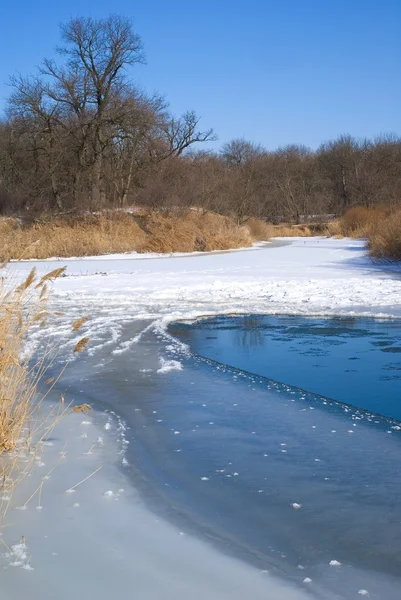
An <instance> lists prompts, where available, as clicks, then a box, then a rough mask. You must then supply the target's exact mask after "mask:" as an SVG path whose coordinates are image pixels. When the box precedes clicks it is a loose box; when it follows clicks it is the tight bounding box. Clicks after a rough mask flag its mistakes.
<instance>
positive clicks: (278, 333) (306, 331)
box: [174, 316, 401, 420]
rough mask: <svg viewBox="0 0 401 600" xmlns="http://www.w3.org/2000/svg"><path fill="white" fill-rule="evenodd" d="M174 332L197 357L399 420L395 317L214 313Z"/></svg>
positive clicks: (399, 327) (399, 330)
mask: <svg viewBox="0 0 401 600" xmlns="http://www.w3.org/2000/svg"><path fill="white" fill-rule="evenodd" d="M174 334H175V335H177V336H178V337H179V338H180V339H181V340H182V341H185V342H187V343H189V345H190V347H191V350H193V351H194V352H195V353H197V354H199V355H200V356H202V357H206V358H210V359H212V360H215V361H218V362H220V363H223V364H226V365H231V366H233V367H236V368H238V369H241V370H244V371H247V372H250V373H253V374H257V375H262V376H264V377H268V378H271V379H274V380H276V381H279V382H282V383H286V384H289V385H293V386H296V387H299V388H302V389H304V390H307V391H309V392H313V393H315V394H320V395H322V396H326V397H328V398H332V399H334V400H337V401H339V402H343V403H346V404H350V405H352V406H356V407H359V408H363V409H366V410H370V411H372V412H376V413H379V414H381V415H385V416H388V417H391V418H395V419H400V420H401V320H381V321H379V320H374V319H357V318H331V319H318V318H305V317H287V316H282V317H276V316H241V317H216V318H211V319H205V320H201V321H199V322H196V323H194V324H184V323H179V324H175V325H174Z"/></svg>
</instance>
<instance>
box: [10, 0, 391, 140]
mask: <svg viewBox="0 0 401 600" xmlns="http://www.w3.org/2000/svg"><path fill="white" fill-rule="evenodd" d="M110 12H113V13H117V14H122V15H124V16H127V17H132V18H133V19H134V24H135V29H136V31H137V32H138V33H139V34H140V35H141V36H142V38H143V42H144V46H145V52H146V57H147V65H146V66H138V67H137V68H135V70H134V72H133V75H134V76H135V78H136V80H137V82H138V84H139V85H140V86H141V87H143V88H146V89H147V90H149V91H155V90H157V91H159V92H163V93H164V94H166V96H167V98H168V100H169V101H170V105H171V109H172V110H173V111H174V112H176V113H180V112H183V111H184V110H186V109H192V108H193V109H194V110H195V111H196V112H197V113H198V114H199V115H200V116H201V117H202V123H203V125H204V127H205V128H207V127H209V126H210V127H214V128H215V130H216V133H217V134H218V136H219V143H218V145H220V144H221V143H224V142H226V141H228V140H230V139H232V138H235V137H245V138H246V139H249V140H252V141H255V142H258V143H261V144H263V145H265V146H266V147H268V148H270V149H273V148H275V147H277V146H280V145H285V144H289V143H303V144H306V145H308V146H311V147H317V146H318V145H319V144H320V142H322V141H324V140H327V139H329V138H334V137H337V136H338V135H339V134H342V133H350V134H352V135H354V136H356V137H373V136H375V135H377V134H380V133H385V132H387V133H389V132H394V133H398V134H401V0H275V1H272V0H243V1H238V0H231V1H229V0H214V1H213V0H202V1H199V2H191V1H190V0H185V1H184V0H170V1H165V0H153V1H151V2H149V1H146V0H143V1H142V2H135V1H133V0H113V2H110V1H109V2H106V1H105V0H80V1H78V0H69V1H68V2H63V1H59V2H57V1H54V0H41V1H40V2H33V1H32V0H10V1H6V0H5V1H4V3H3V6H2V11H1V13H2V14H1V22H0V53H1V54H0V57H1V60H0V111H1V112H2V111H3V109H4V106H5V98H6V97H7V96H8V94H9V91H10V90H9V88H8V87H7V85H6V83H7V81H8V78H9V76H10V75H11V74H13V73H15V72H21V73H23V74H28V73H31V72H33V71H34V68H35V66H36V65H38V64H39V63H40V62H41V60H42V58H43V57H45V56H52V54H53V51H54V47H55V46H56V45H57V43H58V40H59V30H58V24H59V23H60V22H62V21H66V20H68V19H69V18H70V17H75V16H88V15H89V16H92V17H95V18H97V17H105V16H107V15H108V14H109V13H110Z"/></svg>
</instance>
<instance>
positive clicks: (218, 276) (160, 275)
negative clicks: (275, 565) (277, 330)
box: [1, 238, 401, 600]
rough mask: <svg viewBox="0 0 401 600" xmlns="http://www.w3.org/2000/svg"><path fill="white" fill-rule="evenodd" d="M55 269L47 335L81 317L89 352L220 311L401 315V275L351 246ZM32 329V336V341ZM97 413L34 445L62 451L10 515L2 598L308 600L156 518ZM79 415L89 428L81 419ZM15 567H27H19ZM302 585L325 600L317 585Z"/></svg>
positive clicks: (70, 263)
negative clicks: (151, 326)
mask: <svg viewBox="0 0 401 600" xmlns="http://www.w3.org/2000/svg"><path fill="white" fill-rule="evenodd" d="M61 264H63V265H64V264H65V265H67V271H66V276H65V277H63V278H61V279H59V280H58V281H57V282H56V284H55V289H54V299H53V303H54V306H55V307H56V308H57V310H58V311H60V312H62V313H63V314H62V315H60V316H59V322H58V323H57V327H54V328H53V329H52V330H50V331H49V330H47V331H46V332H45V334H46V335H49V334H50V335H51V336H53V337H54V338H55V339H56V340H58V341H59V342H60V343H61V347H62V348H66V349H68V347H72V346H73V345H74V344H75V342H76V337H75V338H74V336H73V335H72V334H71V332H70V329H71V328H70V323H71V320H72V319H74V318H76V317H77V316H82V315H91V319H90V320H89V321H88V323H87V324H85V326H84V328H83V330H82V332H80V333H79V335H88V336H89V337H90V338H91V344H90V347H89V353H90V355H92V356H96V353H97V352H98V351H100V349H101V350H102V352H104V349H105V348H107V345H108V344H110V347H112V348H113V352H114V354H115V355H116V354H117V355H118V353H122V352H125V351H127V350H128V349H129V348H130V347H131V346H132V345H133V344H135V342H136V341H138V334H136V335H135V336H134V337H132V338H130V339H127V338H126V336H125V335H124V332H125V327H126V324H127V323H128V322H132V321H133V320H138V321H139V320H143V321H146V322H153V323H154V322H156V325H157V326H159V327H163V326H164V325H166V324H167V323H168V322H170V321H172V320H175V319H182V318H184V319H188V318H194V317H197V316H200V315H205V314H221V313H267V314H277V313H284V314H309V315H365V316H368V315H369V316H377V317H382V318H385V317H390V316H395V317H401V270H400V269H398V268H396V267H390V266H386V265H383V264H377V263H376V264H375V263H373V262H372V261H371V260H370V259H369V258H368V257H367V255H366V251H365V249H364V244H363V242H362V241H355V240H347V239H345V240H334V239H326V238H312V239H304V238H292V239H291V240H288V243H287V244H286V245H281V246H274V245H271V246H264V247H263V246H260V245H259V246H256V247H254V248H253V249H248V250H246V251H236V252H232V253H213V254H208V255H201V254H196V255H188V256H178V257H176V256H175V257H172V258H165V257H154V258H148V259H146V260H143V257H141V256H139V255H133V256H129V255H124V256H121V255H120V256H118V257H110V256H108V257H102V258H93V259H73V260H62V261H61ZM33 265H34V266H36V268H37V270H38V272H39V273H44V272H48V271H49V270H51V269H52V268H57V267H60V261H58V260H55V261H54V262H52V261H30V262H24V263H16V264H14V265H12V267H11V268H12V269H13V270H15V271H18V272H22V273H21V275H22V274H26V272H27V271H28V270H29V269H30V268H32V266H33ZM42 335H43V332H42V331H39V332H38V334H37V339H40V337H41V336H42ZM140 335H141V334H140V333H139V336H140ZM111 344H112V346H111ZM170 368H181V365H180V363H177V364H175V365H173V364H169V365H168V364H166V363H164V364H161V365H160V375H158V376H161V377H162V376H163V375H162V374H163V372H166V371H167V370H170ZM69 369H74V365H71V366H70V367H69ZM109 418H110V416H107V415H106V414H104V413H99V414H97V415H96V416H93V417H92V416H91V418H89V419H87V418H83V417H82V415H71V416H70V417H68V418H67V419H65V420H64V421H63V422H62V423H61V424H60V425H59V428H58V429H57V430H56V433H55V440H54V445H53V446H47V447H45V448H44V449H43V451H44V459H43V462H44V463H45V464H46V465H48V466H49V468H51V466H52V465H53V464H54V463H55V462H57V460H58V459H57V457H59V456H62V455H60V452H65V448H67V454H66V457H65V459H62V460H61V461H59V462H60V464H59V466H58V467H57V469H55V470H54V472H53V473H52V475H51V478H50V480H46V484H45V485H44V486H43V498H42V499H41V505H43V509H42V510H35V499H36V498H34V499H33V500H32V501H31V502H30V504H29V506H28V510H24V511H18V512H15V513H14V512H13V513H11V514H12V517H13V518H12V522H13V525H12V527H10V528H8V530H7V532H5V533H4V536H3V539H4V540H5V541H6V542H7V544H8V545H9V546H10V548H11V550H10V551H8V552H5V553H4V556H3V557H2V559H1V564H2V566H3V567H4V568H5V571H4V573H3V575H2V584H1V585H2V589H3V593H4V594H5V597H7V598H10V599H14V598H15V599H17V598H21V597H23V596H25V595H28V594H29V597H30V599H31V600H39V598H45V599H47V598H49V599H50V598H55V597H57V598H60V599H62V600H63V599H64V598H65V599H67V598H71V597H77V598H78V597H79V598H80V597H88V598H91V597H93V598H95V597H96V598H97V600H102V599H103V598H104V599H106V598H110V597H118V595H119V594H121V597H125V596H126V595H127V593H128V595H127V597H130V594H133V596H132V597H135V598H138V599H139V600H142V599H146V600H147V599H149V600H158V599H159V598H163V599H169V598H176V599H178V600H181V599H182V600H183V599H184V598H185V599H187V598H191V599H194V600H196V599H197V598H199V599H200V598H210V599H216V600H217V599H225V598H227V599H228V598H230V599H235V598H238V599H240V598H241V599H242V598H247V597H252V598H253V599H255V600H256V599H257V598H268V599H272V600H273V599H279V598H280V599H283V600H292V599H294V600H295V599H299V600H302V599H303V598H304V597H309V593H308V591H307V588H308V584H309V582H308V581H305V584H304V588H305V589H306V591H304V590H301V589H297V590H294V588H292V587H291V586H290V584H284V583H282V582H281V581H278V580H276V579H274V578H273V577H272V576H271V575H270V574H266V573H260V572H259V571H258V570H256V569H252V568H251V567H248V566H246V565H243V564H242V563H240V562H237V561H235V560H234V559H232V558H228V557H224V556H221V555H219V554H218V553H217V551H216V550H214V549H212V548H209V547H208V546H205V545H204V544H203V543H202V542H200V541H198V540H196V539H193V538H192V537H191V536H185V535H180V532H179V531H177V530H176V529H175V528H174V527H173V526H171V525H169V524H168V523H166V522H163V521H160V520H158V519H157V518H156V517H155V516H154V515H153V514H152V513H151V512H150V511H148V510H147V509H146V507H144V506H143V505H142V504H141V502H140V500H139V499H138V497H137V495H136V493H135V491H134V490H133V489H132V487H131V484H130V482H129V481H127V480H125V478H124V475H123V474H122V473H121V472H120V471H119V470H118V468H117V459H116V460H114V458H115V457H117V455H118V452H120V451H121V450H122V448H123V447H121V448H119V446H118V444H121V442H122V438H121V435H120V436H118V434H117V433H114V434H113V433H112V432H113V431H114V432H116V431H117V430H118V423H117V422H115V420H114V417H113V419H110V420H109ZM102 419H103V421H105V422H103V421H102ZM86 420H87V421H91V423H88V424H85V423H82V422H83V421H84V422H85V421H86ZM108 423H109V426H107V424H108ZM120 433H121V430H120ZM85 436H86V437H85ZM67 438H69V439H70V441H68V439H67ZM99 440H100V441H99ZM66 443H67V446H66ZM113 457H114V458H113ZM119 463H121V460H120V461H119ZM99 466H102V467H103V468H102V469H101V470H100V471H98V472H97V473H96V474H95V475H93V477H91V478H90V479H89V480H88V481H87V482H85V483H83V484H82V485H81V486H78V487H77V488H76V491H75V492H73V493H68V492H66V490H67V489H69V488H70V487H71V486H73V485H75V483H77V482H79V481H80V480H81V479H83V478H85V477H86V476H87V475H89V474H90V473H92V472H93V471H94V470H96V469H97V468H98V467H99ZM43 468H44V470H46V467H43ZM43 474H44V473H41V472H40V469H39V468H38V469H36V471H35V472H34V473H33V474H32V477H31V478H30V479H28V480H27V482H28V483H27V484H26V486H28V487H27V489H25V488H24V487H23V488H21V490H20V491H19V492H18V495H17V497H16V498H15V500H14V501H13V502H14V506H15V504H17V505H18V503H19V505H20V506H21V505H24V502H25V500H24V497H25V499H26V498H29V495H30V493H29V491H30V489H31V488H30V487H29V486H31V485H34V484H35V482H36V484H37V481H38V478H39V481H40V477H41V476H42V475H43ZM28 488H29V489H28ZM33 489H35V488H33ZM122 489H124V490H125V491H124V492H122V491H119V490H122ZM107 492H111V493H110V494H108V493H107ZM105 493H106V494H105ZM24 494H25V496H24ZM21 495H22V496H21ZM113 508H115V509H114V510H113ZM117 508H118V510H117ZM22 535H24V536H25V538H26V543H27V545H28V547H29V549H30V550H31V551H32V558H31V560H30V561H29V560H28V558H27V557H28V554H29V552H28V551H27V550H26V549H25V546H18V545H17V546H15V548H14V549H13V548H12V547H11V545H12V544H14V545H15V544H17V542H18V539H19V538H20V537H21V536H22ZM13 563H14V564H15V563H17V564H16V565H15V566H14V567H11V566H10V564H13ZM18 563H21V564H18ZM27 565H29V566H31V567H32V568H34V569H35V570H34V571H32V572H28V571H29V566H28V569H27V568H26V567H27ZM17 567H25V568H24V569H22V570H21V568H17ZM60 582H62V585H60ZM77 582H79V583H77ZM43 590H45V592H44V593H43ZM361 591H362V592H363V590H360V592H361ZM313 593H314V596H313V597H323V596H321V595H319V593H318V591H317V590H316V589H314V590H313ZM356 593H357V592H356ZM361 595H362V594H361ZM356 597H358V596H356Z"/></svg>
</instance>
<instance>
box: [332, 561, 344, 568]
mask: <svg viewBox="0 0 401 600" xmlns="http://www.w3.org/2000/svg"><path fill="white" fill-rule="evenodd" d="M329 565H330V567H341V565H342V563H340V562H339V561H338V560H331V561H330V562H329Z"/></svg>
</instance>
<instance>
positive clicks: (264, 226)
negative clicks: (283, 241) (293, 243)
mask: <svg viewBox="0 0 401 600" xmlns="http://www.w3.org/2000/svg"><path fill="white" fill-rule="evenodd" d="M246 225H247V227H248V229H249V232H250V234H251V236H252V239H254V240H255V241H257V242H264V241H265V240H268V239H269V238H271V237H274V236H275V235H276V233H275V228H274V226H273V225H272V224H271V223H267V222H266V221H262V220H261V219H255V217H251V218H250V219H248V220H247V222H246Z"/></svg>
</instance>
